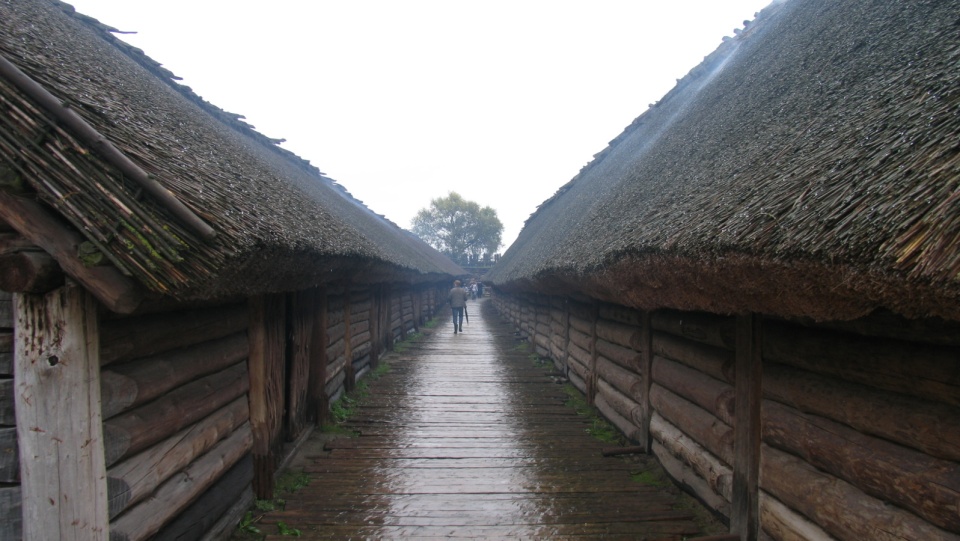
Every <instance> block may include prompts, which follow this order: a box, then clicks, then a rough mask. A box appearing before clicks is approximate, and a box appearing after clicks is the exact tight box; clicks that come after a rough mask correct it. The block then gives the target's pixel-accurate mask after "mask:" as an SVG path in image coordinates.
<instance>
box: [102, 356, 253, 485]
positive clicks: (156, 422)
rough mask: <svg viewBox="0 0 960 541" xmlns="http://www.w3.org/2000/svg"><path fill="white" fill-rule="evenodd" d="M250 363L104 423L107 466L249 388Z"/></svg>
mask: <svg viewBox="0 0 960 541" xmlns="http://www.w3.org/2000/svg"><path fill="white" fill-rule="evenodd" d="M249 387H250V384H249V381H248V374H247V366H246V363H238V364H237V365H235V366H233V367H231V368H228V369H226V370H224V371H222V372H218V373H216V374H212V375H209V376H206V377H203V378H200V379H198V380H196V381H194V382H191V383H188V384H186V385H184V386H182V387H179V388H178V389H176V390H174V391H171V392H170V393H167V394H166V395H164V396H163V398H160V399H158V400H154V401H153V402H149V403H147V404H144V405H143V406H140V407H139V408H134V409H132V410H130V411H128V412H127V413H123V414H121V415H118V416H116V417H114V418H113V419H109V420H108V421H106V422H105V423H103V435H104V440H105V446H106V463H107V466H111V465H113V464H115V463H116V462H117V461H119V460H120V459H122V458H124V457H126V456H130V455H132V454H134V453H137V452H139V451H142V450H144V449H146V448H147V447H150V446H151V445H153V444H155V443H157V442H159V441H162V440H164V439H166V438H167V437H169V436H171V435H172V434H174V433H176V432H178V431H180V430H182V429H183V428H185V427H187V426H190V425H192V424H193V423H196V422H197V421H199V420H201V419H203V418H204V417H207V416H208V415H210V414H211V413H212V412H214V411H216V410H218V409H220V408H221V407H222V406H224V405H226V404H228V403H230V402H232V401H233V400H234V399H235V398H237V397H239V396H241V395H243V394H244V393H246V392H247V390H248V389H249Z"/></svg>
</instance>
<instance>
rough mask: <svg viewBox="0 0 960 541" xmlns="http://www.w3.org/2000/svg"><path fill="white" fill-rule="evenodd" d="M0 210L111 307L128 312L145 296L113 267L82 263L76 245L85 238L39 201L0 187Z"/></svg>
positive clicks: (32, 241) (27, 236)
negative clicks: (11, 192)
mask: <svg viewBox="0 0 960 541" xmlns="http://www.w3.org/2000/svg"><path fill="white" fill-rule="evenodd" d="M0 214H2V215H3V216H4V219H6V220H7V221H8V222H9V223H10V224H11V225H13V226H14V227H15V228H16V229H17V231H19V232H20V234H22V235H23V236H24V237H26V238H27V239H28V240H29V241H30V242H31V243H33V244H35V245H37V246H39V247H40V248H42V249H43V250H44V251H45V252H47V253H48V254H50V255H51V256H53V258H54V259H56V260H57V263H59V264H60V266H61V267H62V268H63V270H64V272H66V273H67V274H68V275H69V276H70V277H72V278H73V279H74V280H76V281H77V282H80V283H81V284H83V286H84V288H85V289H86V290H87V291H89V292H90V293H91V294H93V296H94V297H96V298H97V300H99V301H100V302H102V303H103V304H104V305H105V306H106V307H107V308H109V309H110V310H111V311H113V312H117V313H121V314H128V313H131V312H133V311H134V310H136V308H137V307H138V306H140V303H141V302H142V301H143V296H144V290H143V289H142V288H141V287H140V285H139V284H138V283H137V282H135V281H134V280H133V279H132V278H128V277H126V276H124V275H123V274H122V273H121V272H120V271H119V270H117V268H116V267H112V266H100V267H88V266H87V265H85V264H84V263H83V261H81V260H80V258H79V257H77V247H78V246H79V245H80V244H81V243H83V242H84V241H85V239H84V238H83V237H82V236H81V235H80V234H79V233H77V232H76V231H74V230H72V229H70V228H69V227H67V226H66V225H64V224H63V223H62V222H60V221H59V220H57V219H56V218H54V216H53V214H52V213H51V212H50V211H49V210H47V209H46V208H45V207H43V206H41V205H40V204H39V203H37V202H35V201H31V200H29V199H26V198H24V197H19V196H15V195H11V194H8V193H6V192H3V191H2V190H0Z"/></svg>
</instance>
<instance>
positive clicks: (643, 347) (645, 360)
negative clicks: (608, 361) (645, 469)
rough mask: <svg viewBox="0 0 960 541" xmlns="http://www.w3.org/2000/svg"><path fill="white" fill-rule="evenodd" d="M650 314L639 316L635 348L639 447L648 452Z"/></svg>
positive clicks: (651, 415)
mask: <svg viewBox="0 0 960 541" xmlns="http://www.w3.org/2000/svg"><path fill="white" fill-rule="evenodd" d="M650 320H651V315H650V312H648V311H644V312H642V313H641V314H640V330H639V331H638V333H637V334H636V335H635V336H636V343H635V346H636V348H637V349H638V350H639V351H640V367H639V370H638V372H639V374H640V396H639V397H636V396H635V397H634V398H639V401H640V430H639V432H638V433H639V435H640V442H639V443H640V446H641V447H643V448H644V449H646V451H647V452H648V453H649V452H650V446H651V445H652V442H653V438H652V437H651V435H650V420H651V419H652V418H653V407H652V406H651V405H650V387H651V385H652V384H653V329H652V327H651V326H650Z"/></svg>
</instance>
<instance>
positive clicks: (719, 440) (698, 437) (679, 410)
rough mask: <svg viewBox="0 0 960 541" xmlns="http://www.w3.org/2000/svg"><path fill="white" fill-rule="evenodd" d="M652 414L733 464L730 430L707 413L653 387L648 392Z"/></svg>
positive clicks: (729, 427) (731, 430)
mask: <svg viewBox="0 0 960 541" xmlns="http://www.w3.org/2000/svg"><path fill="white" fill-rule="evenodd" d="M650 403H651V404H652V405H653V408H654V410H656V412H657V413H659V414H660V415H662V416H663V418H664V419H666V420H667V421H669V422H670V423H671V424H673V425H674V426H680V427H683V431H684V433H686V434H688V435H689V436H690V437H691V438H693V439H694V441H696V442H697V443H699V444H700V445H702V446H703V447H705V448H706V449H707V450H709V451H710V452H711V453H713V454H714V455H716V456H717V457H719V458H721V459H722V460H723V461H724V462H725V463H726V464H728V465H731V466H732V465H733V462H734V429H733V427H731V426H730V425H728V424H726V423H724V422H723V421H721V420H720V419H717V418H716V417H715V416H714V415H713V414H711V413H710V412H708V411H707V410H705V409H703V408H701V407H700V406H697V405H696V404H694V403H692V402H690V401H689V400H687V399H685V398H683V397H680V396H678V395H676V394H674V393H672V392H670V391H668V390H667V389H665V388H663V387H661V386H660V385H658V384H656V383H654V384H653V386H652V387H651V388H650Z"/></svg>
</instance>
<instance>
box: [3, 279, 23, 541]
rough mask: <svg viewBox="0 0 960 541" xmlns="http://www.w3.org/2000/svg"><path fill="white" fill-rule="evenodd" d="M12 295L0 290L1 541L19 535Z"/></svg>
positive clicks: (20, 526)
mask: <svg viewBox="0 0 960 541" xmlns="http://www.w3.org/2000/svg"><path fill="white" fill-rule="evenodd" d="M13 324H14V321H13V295H12V294H10V293H7V292H5V291H0V541H16V540H19V539H20V538H21V536H22V528H23V519H22V507H21V489H20V451H19V446H18V445H17V427H16V418H15V413H14V407H13V402H14V392H13V389H14V388H13Z"/></svg>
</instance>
